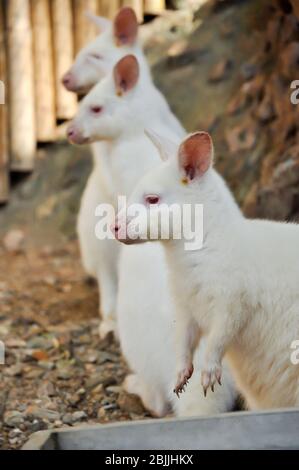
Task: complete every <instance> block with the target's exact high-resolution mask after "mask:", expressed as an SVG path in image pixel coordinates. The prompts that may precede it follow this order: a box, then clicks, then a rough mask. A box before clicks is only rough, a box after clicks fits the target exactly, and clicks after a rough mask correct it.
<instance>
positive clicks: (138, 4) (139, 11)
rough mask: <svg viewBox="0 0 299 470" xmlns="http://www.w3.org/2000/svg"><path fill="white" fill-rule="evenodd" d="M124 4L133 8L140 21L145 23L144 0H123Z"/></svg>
mask: <svg viewBox="0 0 299 470" xmlns="http://www.w3.org/2000/svg"><path fill="white" fill-rule="evenodd" d="M122 6H123V7H131V8H133V10H134V11H135V13H136V16H137V19H138V21H139V23H143V19H144V16H143V0H123V1H122Z"/></svg>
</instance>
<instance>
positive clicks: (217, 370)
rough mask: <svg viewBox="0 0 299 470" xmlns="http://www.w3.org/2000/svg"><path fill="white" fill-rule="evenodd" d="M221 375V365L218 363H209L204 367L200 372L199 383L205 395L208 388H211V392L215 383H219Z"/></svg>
mask: <svg viewBox="0 0 299 470" xmlns="http://www.w3.org/2000/svg"><path fill="white" fill-rule="evenodd" d="M221 377H222V367H221V365H219V364H211V365H210V366H207V367H205V368H204V370H203V371H202V373H201V384H202V388H203V391H204V395H205V397H206V396H207V393H208V390H209V389H211V390H212V392H214V390H215V385H216V383H218V384H219V385H222V384H221Z"/></svg>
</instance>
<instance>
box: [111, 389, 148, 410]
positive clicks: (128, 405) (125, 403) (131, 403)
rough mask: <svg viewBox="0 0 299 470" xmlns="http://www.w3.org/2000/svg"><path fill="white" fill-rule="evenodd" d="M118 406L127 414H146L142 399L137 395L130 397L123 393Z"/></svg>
mask: <svg viewBox="0 0 299 470" xmlns="http://www.w3.org/2000/svg"><path fill="white" fill-rule="evenodd" d="M117 404H118V406H119V407H120V409H121V410H122V411H125V412H126V413H135V414H142V413H144V407H143V405H142V402H141V400H140V398H139V397H138V396H137V395H128V394H127V393H125V392H123V393H121V395H120V396H119V398H118V400H117Z"/></svg>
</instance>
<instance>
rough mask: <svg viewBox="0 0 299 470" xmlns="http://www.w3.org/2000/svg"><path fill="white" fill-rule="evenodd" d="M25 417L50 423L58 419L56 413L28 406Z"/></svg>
mask: <svg viewBox="0 0 299 470" xmlns="http://www.w3.org/2000/svg"><path fill="white" fill-rule="evenodd" d="M26 415H27V416H32V417H33V418H36V419H41V420H47V421H50V422H51V423H54V422H55V421H57V420H59V419H60V414H59V413H58V411H53V410H48V409H44V408H39V407H38V406H29V407H28V408H27V410H26Z"/></svg>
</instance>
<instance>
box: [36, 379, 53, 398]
mask: <svg viewBox="0 0 299 470" xmlns="http://www.w3.org/2000/svg"><path fill="white" fill-rule="evenodd" d="M37 393H38V396H40V397H54V396H55V387H54V385H53V384H52V382H44V383H42V384H41V386H40V387H39V389H38V392H37Z"/></svg>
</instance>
